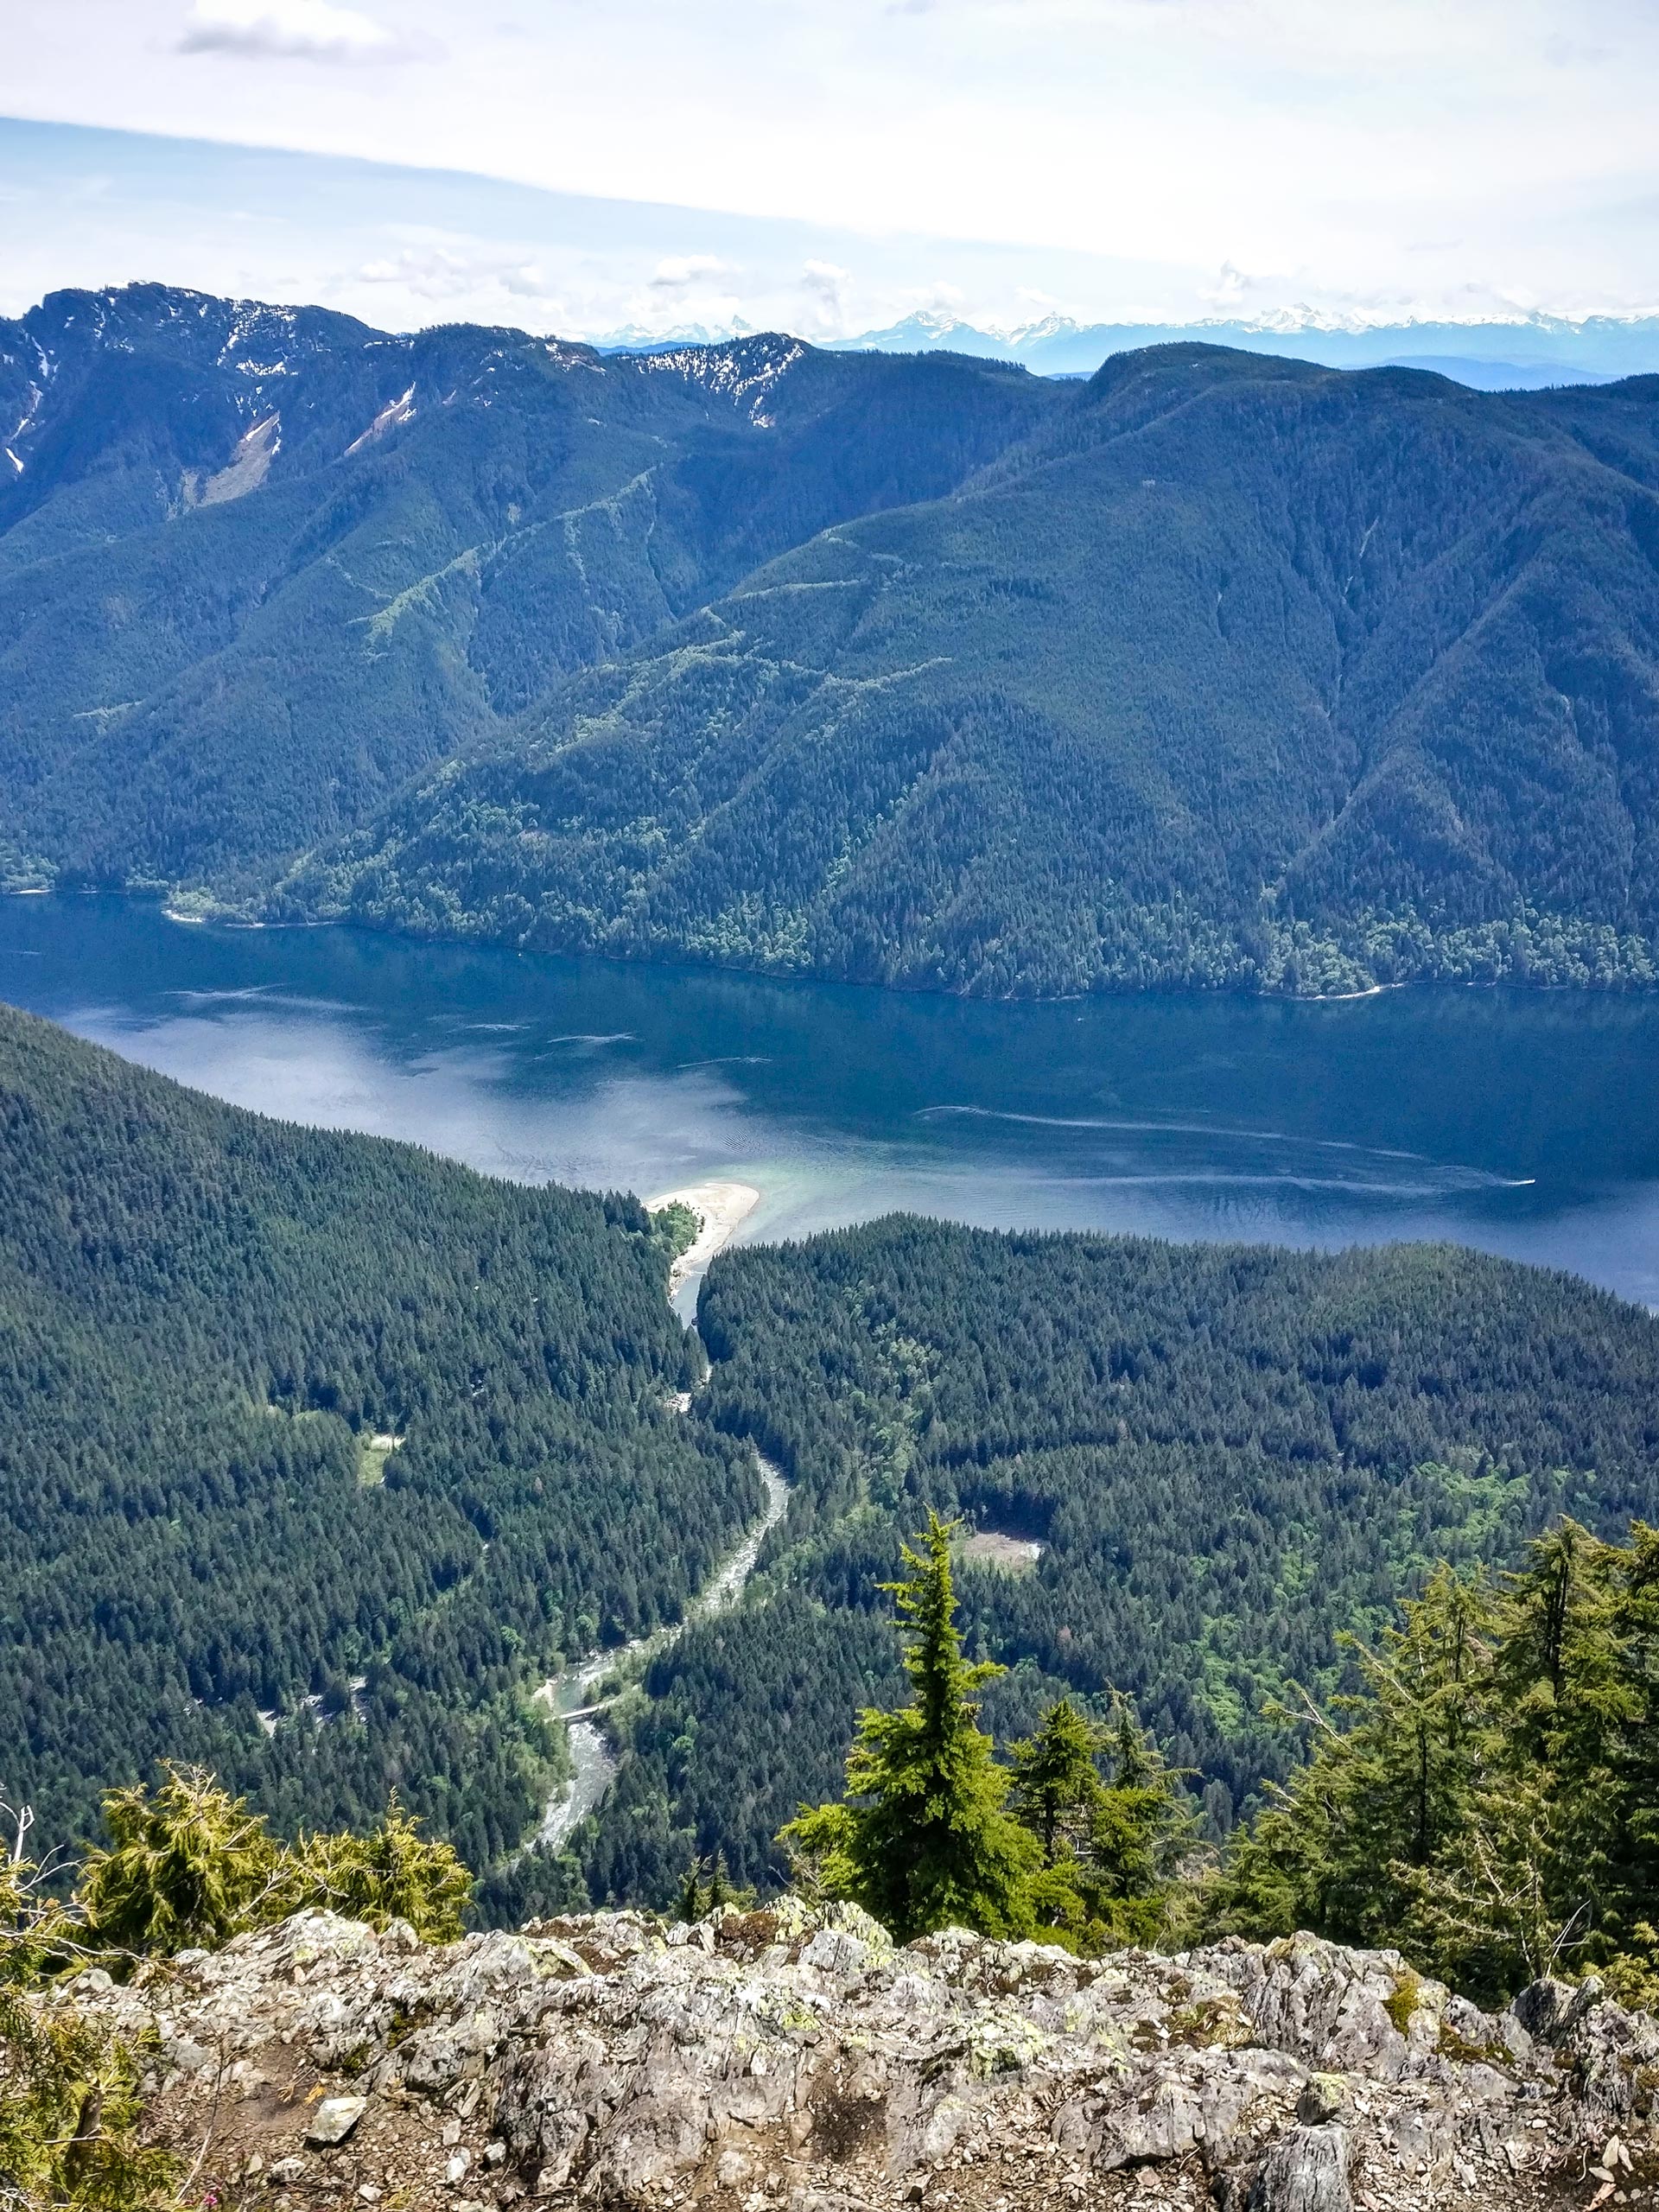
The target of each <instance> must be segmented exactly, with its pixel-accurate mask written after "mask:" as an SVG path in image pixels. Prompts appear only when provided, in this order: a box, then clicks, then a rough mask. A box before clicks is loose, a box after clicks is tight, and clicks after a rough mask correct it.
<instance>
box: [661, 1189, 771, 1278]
mask: <svg viewBox="0 0 1659 2212" xmlns="http://www.w3.org/2000/svg"><path fill="white" fill-rule="evenodd" d="M645 1204H646V1205H647V1206H648V1207H649V1208H650V1209H651V1211H652V1213H655V1212H656V1211H657V1210H658V1207H659V1206H672V1205H679V1206H690V1209H691V1211H692V1212H693V1213H694V1214H696V1217H697V1219H698V1222H699V1223H700V1224H702V1225H701V1227H700V1228H699V1229H698V1230H697V1235H696V1242H695V1243H692V1244H691V1245H690V1246H689V1247H688V1248H687V1249H686V1250H685V1251H683V1252H682V1253H681V1255H680V1256H679V1258H678V1259H677V1260H676V1261H675V1262H674V1265H673V1268H672V1269H671V1271H670V1274H669V1278H668V1294H669V1297H670V1299H671V1300H672V1299H673V1298H674V1297H675V1296H676V1295H677V1293H678V1292H679V1290H680V1288H681V1287H682V1286H683V1284H684V1283H686V1282H688V1281H690V1279H691V1277H692V1276H693V1275H700V1274H702V1271H703V1269H704V1268H706V1267H707V1266H708V1264H709V1261H710V1260H712V1259H713V1258H714V1256H715V1253H716V1252H718V1251H719V1249H720V1248H721V1245H722V1244H724V1243H728V1242H729V1240H730V1239H731V1238H732V1237H733V1236H735V1235H736V1233H737V1231H738V1230H739V1229H740V1228H741V1225H742V1224H743V1223H744V1221H745V1220H747V1217H748V1216H749V1215H750V1214H752V1213H753V1211H754V1209H755V1208H756V1206H758V1205H760V1192H759V1191H757V1190H756V1189H755V1188H754V1186H753V1184H751V1183H692V1184H690V1185H687V1187H686V1188H685V1189H684V1190H683V1191H664V1192H663V1194H662V1196H661V1197H660V1198H647V1199H646V1200H645Z"/></svg>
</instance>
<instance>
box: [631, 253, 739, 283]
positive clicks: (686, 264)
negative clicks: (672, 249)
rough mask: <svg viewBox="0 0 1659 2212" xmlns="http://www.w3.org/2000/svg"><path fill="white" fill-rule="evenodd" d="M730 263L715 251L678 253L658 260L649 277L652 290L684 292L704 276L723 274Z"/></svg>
mask: <svg viewBox="0 0 1659 2212" xmlns="http://www.w3.org/2000/svg"><path fill="white" fill-rule="evenodd" d="M730 270H731V264H730V263H729V262H728V261H722V260H721V257H720V256H719V255H718V254H717V253H678V254H674V255H671V257H670V258H669V259H668V260H666V261H659V262H658V264H657V267H656V270H655V272H654V274H653V275H652V278H651V289H652V291H653V292H684V291H689V290H690V288H691V286H692V285H694V284H696V283H701V282H702V278H703V277H724V276H727V275H728V274H729V273H730Z"/></svg>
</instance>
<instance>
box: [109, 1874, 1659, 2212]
mask: <svg viewBox="0 0 1659 2212" xmlns="http://www.w3.org/2000/svg"><path fill="white" fill-rule="evenodd" d="M1408 1974H1409V1969H1408V1967H1407V1966H1406V1963H1405V1961H1403V1960H1402V1959H1401V1957H1400V1956H1399V1955H1398V1954H1397V1953H1395V1952H1390V1951H1381V1952H1365V1951H1351V1950H1346V1949H1344V1948H1341V1947H1340V1946H1338V1945H1336V1944H1332V1943H1328V1942H1322V1941H1319V1940H1318V1939H1316V1938H1314V1937H1312V1936H1294V1937H1291V1938H1288V1939H1287V1940H1286V1941H1283V1942H1277V1943H1271V1944H1267V1945H1262V1944H1251V1943H1246V1942H1242V1941H1240V1940H1238V1939H1236V1938H1230V1939H1229V1940H1227V1941H1226V1942H1221V1943H1218V1944H1216V1945H1214V1946H1212V1947H1211V1948H1207V1949H1204V1950H1199V1951H1195V1952H1193V1953H1192V1954H1190V1955H1184V1956H1182V1957H1179V1958H1178V1959H1170V1958H1167V1957H1164V1956H1160V1955H1156V1954H1154V1953H1150V1952H1144V1951H1136V1950H1128V1951H1122V1952H1118V1953H1116V1954H1114V1955H1111V1956H1109V1957H1108V1958H1105V1959H1099V1960H1083V1959H1077V1958H1074V1957H1072V1956H1071V1955H1069V1954H1068V1953H1066V1952H1065V1951H1062V1950H1058V1949H1056V1948H1048V1947H1046V1946H1043V1945H1040V1944H1035V1943H1003V1942H988V1941H987V1940H985V1939H983V1938H982V1937H980V1936H974V1935H971V1934H969V1932H968V1931H966V1930H963V1929H946V1930H944V1932H942V1933H941V1934H938V1935H936V1936H928V1937H925V1938H924V1939H923V1940H922V1941H920V1942H916V1943H912V1944H910V1945H908V1946H906V1947H904V1948H895V1947H894V1946H893V1943H892V1942H890V1941H889V1939H888V1938H887V1936H886V1934H885V1932H884V1931H883V1930H881V1929H879V1928H877V1927H876V1926H875V1924H874V1923H873V1922H870V1921H869V1920H868V1918H867V1917H866V1916H863V1915H862V1914H858V1913H855V1911H853V1910H851V1909H849V1908H848V1907H845V1906H836V1907H831V1908H829V1909H826V1910H820V1909H810V1908H808V1907H807V1906H805V1905H804V1904H802V1903H801V1902H800V1901H799V1900H798V1899H787V1900H785V1901H784V1902H783V1903H782V1904H779V1906H777V1907H775V1908H766V1909H764V1910H757V1911H747V1912H744V1911H737V1910H733V1909H731V1908H724V1909H722V1910H720V1911H718V1912H716V1913H715V1914H713V1915H712V1916H710V1917H709V1919H707V1920H705V1921H702V1922H701V1923H697V1924H696V1926H693V1927H688V1926H686V1925H684V1924H683V1923H682V1924H671V1923H665V1922H663V1921H659V1920H657V1919H655V1918H654V1917H652V1916H650V1915H646V1914H641V1913H597V1914H590V1915H583V1916H579V1917H572V1918H569V1919H563V1920H558V1921H550V1922H541V1923H532V1924H531V1926H530V1927H529V1928H527V1929H524V1930H522V1931H520V1932H519V1933H518V1934H504V1933H494V1934H489V1935H478V1936H468V1937H467V1938H466V1939H465V1940H464V1941H463V1942H458V1943H453V1944H448V1945H437V1946H428V1945H424V1944H422V1943H421V1942H418V1941H417V1940H416V1938H415V1937H414V1936H412V1935H411V1934H410V1931H409V1930H408V1929H406V1928H404V1927H403V1926H401V1925H400V1924H398V1923H394V1924H393V1925H392V1927H391V1929H388V1930H387V1931H386V1932H385V1934H383V1935H377V1934H375V1933H374V1932H373V1931H372V1930H371V1929H367V1928H365V1927H363V1926H361V1925H359V1924H358V1923H353V1922H349V1921H343V1920H340V1919H338V1918H335V1917H334V1916H331V1915H328V1914H326V1913H307V1914H302V1915H301V1916H298V1917H296V1918H295V1919H293V1920H290V1921H288V1922H285V1923H283V1925H282V1926H280V1927H278V1928H275V1929H266V1930H264V1931H261V1932H259V1933H257V1934H255V1935H251V1936H243V1937H240V1938H238V1940H237V1941H236V1942H232V1943H231V1944H230V1945H228V1946H227V1947H226V1948H225V1949H224V1950H222V1951H219V1952H217V1953H214V1954H211V1955H210V1954H205V1953H200V1952H197V1953H192V1954H188V1955H182V1956H181V1957H179V1958H177V1959H175V1960H174V1961H171V1962H170V1963H169V1964H168V1965H166V1966H162V1965H159V1964H157V1965H152V1966H151V1967H148V1968H146V1969H145V1970H144V1972H143V1974H141V1975H140V1976H139V1977H138V1978H137V1980H136V1981H135V1982H134V1983H133V1984H131V1985H130V1986H127V1987H125V1988H122V1987H118V1986H114V1985H111V1983H110V1982H109V1980H108V1979H107V1977H105V1976H101V1975H96V1976H95V1975H86V1976H84V1977H82V1980H81V1982H80V1983H79V1984H78V1985H75V1986H74V1987H73V1994H74V1999H75V2001H76V2002H77V2003H78V2004H79V2005H83V2006H85V2007H86V2010H87V2011H88V2012H89V2013H95V2014H96V2015H98V2016H99V2018H101V2019H104V2020H105V2021H107V2022H109V2023H111V2024H113V2025H115V2026H116V2027H118V2029H120V2030H121V2031H124V2032H129V2033H133V2034H140V2033H142V2034H143V2035H145V2036H146V2037H148V2038H149V2046H148V2047H149V2048H150V2049H151V2050H153V2051H154V2053H155V2058H154V2063H153V2067H152V2073H151V2076H150V2078H149V2081H148V2082H147V2084H146V2090H147V2095H148V2098H149V2113H150V2118H151V2125H152V2126H153V2128H154V2129H155V2130H156V2132H157V2133H159V2134H160V2135H162V2137H164V2138H165V2139H168V2141H170V2142H171V2143H173V2144H174V2145H175V2146H177V2147H179V2148H181V2149H183V2150H186V2151H188V2152H189V2153H190V2155H191V2157H192V2158H194V2157H195V2156H196V2154H197V2152H200V2166H199V2168H198V2172H199V2173H200V2176H201V2177H203V2186H204V2188H206V2189H208V2190H210V2191H211V2193H212V2194H213V2195H214V2196H216V2197H217V2200H218V2202H219V2204H220V2205H221V2206H223V2207H226V2208H246V2212H304V2209H305V2208H309V2207H312V2206H317V2207H321V2206H324V2205H334V2206H339V2207H345V2206H348V2205H358V2204H362V2205H367V2206H373V2205H376V2204H384V2205H385V2206H386V2207H387V2208H388V2212H392V2209H393V2208H397V2212H428V2208H437V2207H440V2206H444V2207H448V2208H452V2212H461V2208H462V2207H463V2206H466V2205H472V2206H475V2207H486V2206H498V2205H518V2204H522V2205H524V2206H525V2207H526V2209H527V2212H534V2208H535V2207H536V2206H537V2204H547V2205H554V2204H559V2203H572V2204H574V2203H575V2202H576V2201H577V2200H578V2199H580V2201H581V2202H582V2203H583V2204H584V2205H592V2206H598V2207H617V2208H625V2207H626V2208H629V2212H659V2208H660V2212H668V2208H671V2207H676V2208H682V2212H683V2208H688V2207H690V2206H693V2205H696V2206H699V2207H707V2208H708V2212H889V2208H891V2212H899V2208H901V2207H911V2206H917V2205H921V2206H924V2207H926V2208H936V2212H1011V2208H1013V2207H1015V2206H1024V2205H1025V2204H1027V2202H1036V2201H1040V2202H1041V2204H1042V2207H1043V2212H1051V2208H1052V2212H1091V2208H1094V2207H1096V2206H1099V2207H1111V2206H1116V2205H1118V2204H1120V2203H1127V2202H1135V2204H1137V2205H1146V2204H1148V2203H1154V2204H1166V2205H1185V2206H1188V2207H1192V2208H1194V2212H1197V2208H1198V2207H1200V2206H1202V2205H1204V2204H1205V2203H1206V2202H1214V2203H1216V2204H1218V2205H1221V2206H1223V2207H1225V2208H1228V2209H1229V2212H1246V2208H1250V2207H1254V2208H1256V2212H1349V2208H1350V2207H1351V2206H1352V2207H1355V2208H1359V2212H1368V2208H1378V2212H1382V2209H1383V2208H1387V2209H1388V2212H1408V2208H1417V2207H1422V2208H1425V2212H1427V2208H1428V2207H1430V2206H1434V2207H1445V2206H1467V2207H1469V2208H1471V2212H1472V2208H1475V2207H1479V2208H1481V2209H1482V2212H1486V2208H1494V2212H1496V2208H1518V2207H1522V2206H1525V2207H1531V2206H1540V2205H1542V2204H1544V2203H1545V2202H1551V2203H1554V2202H1563V2203H1572V2202H1583V2203H1585V2204H1586V2205H1587V2204H1589V2203H1590V2202H1592V2198H1596V2192H1597V2190H1599V2188H1600V2187H1601V2186H1602V2184H1601V2183H1600V2182H1599V2181H1598V2180H1597V2179H1595V2178H1594V2176H1595V2175H1597V2174H1606V2173H1612V2174H1614V2175H1615V2176H1616V2177H1617V2178H1618V2182H1619V2183H1629V2184H1630V2186H1629V2188H1628V2189H1627V2190H1626V2200H1627V2201H1635V2200H1636V2199H1637V2197H1638V2196H1639V2195H1641V2194H1650V2193H1651V2190H1652V2183H1653V2179H1654V2177H1656V2175H1659V2135H1656V2133H1655V2130H1654V2126H1653V2120H1652V2108H1653V2103H1654V2094H1655V2085H1656V2083H1659V2025H1656V2023H1655V2022H1654V2021H1653V2020H1652V2019H1650V2018H1648V2017H1647V2016H1646V2015H1643V2014H1637V2013H1630V2012H1624V2011H1623V2010H1621V2008H1619V2007H1618V2005H1612V2004H1610V2003H1608V2002H1606V2001H1605V1999H1603V1997H1602V1996H1601V1994H1600V1993H1599V1989H1597V1988H1596V1987H1595V1986H1592V1985H1586V1986H1581V1987H1580V1989H1579V1990H1577V1991H1571V1990H1564V1989H1560V1988H1557V1987H1554V1986H1550V1987H1544V1986H1541V1987H1539V1988H1536V1989H1535V1990H1533V1991H1529V1992H1528V1993H1525V1994H1524V1996H1523V1997H1522V1998H1521V1999H1517V2000H1516V2005H1515V2006H1514V2008H1513V2009H1512V2010H1511V2012H1509V2013H1506V2014H1504V2015H1503V2016H1501V2017H1492V2016H1490V2015H1487V2014H1484V2013H1482V2012H1479V2011H1478V2009H1477V2008H1476V2007H1475V2006H1473V2005H1470V2004H1468V2003H1466V2002H1465V2000H1463V1999H1459V1998H1456V1997H1454V1996H1452V1994H1451V1993H1448V1992H1447V1991H1446V1990H1445V1989H1444V1988H1442V1987H1441V1986H1440V1984H1438V1983H1436V1982H1433V1981H1429V1980H1426V1979H1414V1980H1413V1981H1412V1983H1411V1986H1412V1988H1413V1997H1414V2001H1413V2004H1412V2005H1411V2008H1410V2011H1409V2014H1408V2018H1407V2019H1406V2023H1405V2026H1404V2028H1403V2030H1402V2027H1401V2025H1400V2024H1399V2021H1398V2017H1397V2016H1398V2015H1399V2014H1400V2013H1401V2012H1402V2011H1403V2010H1404V2008H1403V2007H1402V2006H1401V2005H1399V2004H1398V2003H1397V2002H1396V2001H1395V1993H1396V1992H1397V1990H1398V1989H1399V1987H1400V1986H1402V1983H1403V1982H1404V1981H1405V1980H1406V1978H1407V1976H1408ZM347 2113H349V2114H350V2115H351V2117H350V2119H349V2122H348V2123H347V2124H346V2125H345V2126H344V2127H343V2128H342V2126H341V2123H342V2120H345V2117H346V2114H347ZM204 2145H205V2147H204ZM1610 2146H1611V2148H1610ZM1609 2158H1611V2160H1612V2161H1613V2164H1611V2165H1608V2164H1605V2163H1604V2162H1605V2160H1607V2159H1609ZM1621 2159H1622V2160H1623V2162H1624V2163H1623V2164H1619V2161H1620V2160H1621ZM1586 2177H1588V2178H1586ZM1616 2193H1617V2191H1616V2190H1613V2189H1609V2190H1607V2191H1606V2193H1605V2196H1601V2197H1600V2198H1598V2199H1597V2201H1599V2202H1605V2201H1606V2197H1607V2196H1612V2195H1615V2194H1616Z"/></svg>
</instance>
